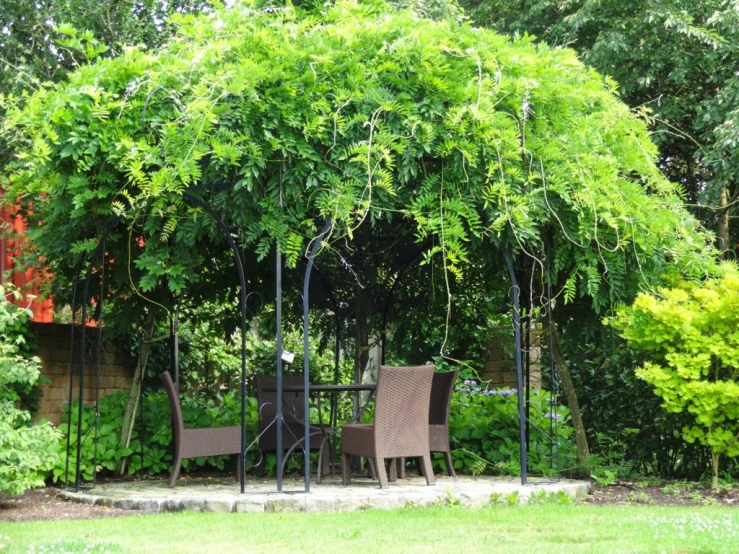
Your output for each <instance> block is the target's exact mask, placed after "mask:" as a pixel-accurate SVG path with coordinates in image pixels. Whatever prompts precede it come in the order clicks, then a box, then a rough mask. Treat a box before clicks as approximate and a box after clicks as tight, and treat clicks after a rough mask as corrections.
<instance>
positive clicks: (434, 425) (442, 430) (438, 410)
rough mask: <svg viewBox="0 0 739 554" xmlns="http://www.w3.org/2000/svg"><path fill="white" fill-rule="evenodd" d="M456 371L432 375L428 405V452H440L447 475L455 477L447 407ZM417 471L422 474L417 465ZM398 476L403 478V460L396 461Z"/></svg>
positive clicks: (450, 401) (455, 378) (455, 379)
mask: <svg viewBox="0 0 739 554" xmlns="http://www.w3.org/2000/svg"><path fill="white" fill-rule="evenodd" d="M458 373H459V372H457V371H449V372H444V373H434V380H433V382H432V384H431V402H430V403H429V450H430V451H431V452H442V453H443V454H444V463H445V465H446V472H447V475H449V476H450V477H456V476H457V474H456V473H455V471H454V465H453V464H452V449H451V448H450V446H449V406H450V405H451V403H452V393H453V392H454V385H455V384H456V382H457V374H458ZM418 470H419V471H420V472H422V467H421V466H420V465H419V466H418ZM398 475H399V476H400V478H401V479H404V478H405V459H404V458H401V459H400V460H398Z"/></svg>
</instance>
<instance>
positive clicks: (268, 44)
mask: <svg viewBox="0 0 739 554" xmlns="http://www.w3.org/2000/svg"><path fill="white" fill-rule="evenodd" d="M177 24H178V25H179V32H178V34H177V35H176V37H175V38H174V40H173V41H171V42H170V43H169V45H168V46H167V47H165V48H163V49H162V50H160V51H158V52H156V53H151V52H146V51H143V50H140V49H131V50H127V51H126V52H124V53H123V54H122V55H121V56H120V57H118V58H116V59H113V60H101V61H99V62H97V63H96V64H94V65H90V66H83V67H81V68H80V70H79V71H77V72H76V73H74V74H72V75H70V78H69V83H68V84H65V85H61V86H56V87H53V88H51V89H48V90H44V91H41V92H39V93H38V94H36V95H35V96H34V97H33V98H31V99H30V100H29V101H28V105H27V108H26V109H25V110H20V109H11V113H10V117H9V118H8V121H7V123H6V125H5V133H6V136H8V137H9V139H10V140H12V141H13V144H14V146H15V148H17V150H18V160H19V161H18V165H17V171H16V173H15V174H14V176H13V183H14V185H13V189H12V190H13V192H14V193H16V194H18V195H20V196H22V197H23V198H24V199H25V200H26V201H27V202H29V201H31V200H33V202H34V208H33V210H34V218H36V219H38V220H40V222H41V225H40V226H39V227H38V228H35V227H34V228H33V231H32V232H33V233H34V240H35V242H36V244H37V247H38V248H39V249H40V250H41V251H42V252H43V253H45V254H48V259H50V260H55V261H54V263H56V264H58V269H60V270H61V269H62V268H63V267H65V266H66V267H71V266H72V265H73V264H72V261H73V258H74V256H69V253H68V251H65V250H66V249H62V248H60V247H59V245H60V242H61V241H64V243H65V244H71V245H73V250H77V251H79V250H80V249H82V248H84V247H85V246H84V245H85V244H86V243H84V242H79V241H85V240H89V238H90V237H91V236H93V235H94V233H95V232H96V231H97V232H99V231H100V229H101V228H103V227H104V226H105V223H106V222H107V221H109V220H110V219H111V218H112V217H114V216H115V217H119V218H121V221H122V225H127V226H129V227H134V226H135V227H136V229H137V231H136V233H137V234H139V233H140V234H141V235H142V238H143V243H144V244H143V246H142V247H141V248H136V250H140V252H134V254H133V257H134V258H138V259H137V260H135V261H134V263H135V265H136V268H137V269H138V270H139V273H138V277H137V280H138V282H137V286H138V287H140V288H141V289H142V290H144V291H146V290H153V289H154V288H155V287H156V286H159V285H160V284H165V283H166V285H165V286H167V287H168V289H169V290H170V291H171V292H172V293H177V292H179V291H180V290H182V287H183V286H185V284H186V283H188V282H194V281H196V280H198V279H199V278H200V276H199V268H200V267H201V266H202V265H203V264H206V263H207V261H206V260H207V258H206V257H205V256H204V254H203V250H202V245H203V244H204V242H205V243H210V244H213V243H215V244H216V245H217V248H218V249H220V250H221V251H224V245H223V241H222V240H221V239H218V233H219V231H218V229H217V228H215V226H213V225H212V223H208V222H207V221H206V218H204V216H203V214H202V212H201V211H200V210H198V209H194V208H192V207H191V206H189V205H188V203H187V202H183V201H182V199H181V197H180V195H181V194H182V192H183V191H185V190H187V189H188V188H190V189H191V188H192V187H193V186H197V185H202V184H212V183H223V184H225V185H227V186H226V188H225V189H223V190H220V191H211V192H208V193H199V194H205V195H206V196H207V197H208V199H209V200H210V201H211V202H212V203H213V204H214V205H216V207H217V209H218V210H219V211H220V213H222V214H223V215H224V217H225V218H226V219H227V221H228V222H229V223H230V224H231V226H232V228H234V229H235V230H237V231H238V233H239V240H240V242H241V243H242V245H243V246H245V247H246V248H248V249H250V250H251V251H254V252H256V254H257V256H258V257H260V258H263V257H265V256H266V255H267V254H268V253H269V252H270V251H271V249H272V246H273V244H274V243H275V242H276V243H277V244H279V247H280V249H281V250H282V251H283V252H284V253H285V254H286V255H287V261H288V263H289V264H290V265H294V264H296V263H297V261H298V259H299V257H300V255H301V252H302V251H303V249H304V248H305V246H306V245H307V244H308V241H307V239H308V238H309V237H312V236H314V235H315V234H316V232H317V228H318V226H319V225H320V224H321V223H322V222H323V221H324V220H326V219H331V220H333V221H334V228H333V230H332V233H331V236H330V238H329V241H328V244H331V243H338V242H339V241H342V240H345V239H351V238H352V237H353V236H354V235H355V234H356V232H357V230H358V229H359V227H360V226H362V225H371V226H373V227H376V226H378V225H381V224H385V223H388V224H390V225H392V224H393V223H394V222H398V221H405V222H411V223H412V224H413V226H414V227H415V234H416V237H417V239H418V240H419V241H421V242H425V243H426V244H428V245H429V246H428V248H427V253H426V259H427V261H428V262H431V263H438V264H439V265H441V266H442V267H443V269H444V270H445V271H448V272H449V273H451V274H452V275H456V276H459V275H461V273H462V272H463V271H464V267H465V266H466V265H467V264H468V263H469V261H470V260H471V254H472V253H473V252H479V251H484V250H488V249H493V250H495V249H497V247H498V246H499V245H504V246H506V247H511V248H513V249H515V250H523V251H527V252H535V251H537V250H539V249H540V246H541V236H542V234H543V233H544V232H545V230H547V229H550V228H551V229H553V233H554V242H555V246H556V249H557V251H556V255H555V263H554V268H553V269H554V270H555V273H556V275H555V282H557V283H561V284H565V283H566V284H567V289H566V290H567V296H566V299H567V300H571V299H573V298H574V297H575V296H579V295H586V296H589V297H591V298H592V299H593V301H594V304H595V306H596V308H597V307H599V306H602V305H603V304H605V303H606V302H607V301H608V299H609V297H610V296H612V295H613V294H615V295H616V297H618V295H619V294H621V293H622V292H623V290H624V285H623V282H622V280H623V275H624V274H625V273H626V268H629V269H630V270H634V269H635V268H636V270H637V271H641V272H642V273H644V274H654V273H661V272H664V271H666V270H668V268H669V267H670V265H669V264H673V263H674V264H676V266H677V268H678V269H679V270H683V271H686V272H687V273H689V274H690V275H692V276H699V275H701V274H703V273H704V272H705V270H706V263H707V262H706V260H707V259H708V256H707V254H709V251H708V247H707V243H706V239H707V237H705V236H704V235H703V234H702V232H701V231H700V230H699V229H698V227H697V225H696V223H695V221H694V220H693V219H692V218H691V217H690V216H688V215H687V213H686V212H685V211H684V210H683V209H682V207H681V203H680V199H679V198H678V196H677V194H676V189H675V187H674V186H673V185H671V184H670V183H669V182H667V181H666V180H665V179H664V178H663V177H662V176H661V174H660V173H659V171H658V169H657V167H656V166H655V163H654V162H655V159H656V156H657V151H656V148H655V147H654V145H653V144H652V143H651V142H650V140H649V137H648V134H647V130H646V126H645V124H644V123H643V122H642V121H640V120H638V119H636V118H635V117H633V116H632V115H631V114H630V113H629V110H628V108H626V107H625V106H624V105H623V104H621V103H620V102H619V101H618V100H617V99H616V97H615V96H614V95H613V93H612V87H613V84H612V83H611V82H609V81H606V82H604V80H603V79H602V78H601V77H600V76H599V75H598V74H597V73H595V72H594V71H592V70H588V69H586V68H585V67H584V66H582V64H580V62H579V61H578V60H577V58H576V57H575V55H574V53H573V52H571V51H569V50H565V49H552V48H548V47H546V46H543V45H535V44H533V43H532V42H531V41H530V40H529V39H526V38H523V39H516V40H513V41H510V40H508V39H506V38H503V37H500V36H497V35H495V34H493V33H491V32H489V31H483V30H478V29H473V28H471V27H469V26H467V25H464V24H459V23H457V22H456V21H455V20H453V19H452V20H449V19H447V20H442V21H439V22H434V21H430V20H424V19H420V18H419V17H418V15H417V14H416V13H414V12H413V11H396V10H393V11H389V10H388V8H387V6H385V5H384V4H382V3H379V2H367V3H365V4H361V5H358V4H355V3H352V2H339V3H337V5H336V6H333V7H328V8H326V9H325V10H324V11H323V12H321V13H320V14H319V15H317V16H311V17H304V16H303V17H301V16H300V15H299V14H298V13H297V12H295V11H294V10H292V9H289V8H285V9H279V10H269V11H260V10H258V9H256V6H255V5H254V4H251V3H250V2H248V1H245V2H241V3H237V4H236V5H235V6H234V7H233V8H231V9H226V8H224V9H218V10H216V11H215V12H214V13H213V14H211V15H205V16H200V17H194V16H186V17H180V18H179V19H178V20H177ZM39 195H43V197H42V198H39ZM48 229H54V232H53V233H49V232H47V230H48ZM139 229H140V230H139ZM119 244H121V243H120V242H119ZM129 244H130V242H129ZM122 246H124V248H128V247H129V246H128V244H124V245H122ZM139 246H141V242H139ZM123 253H124V254H125V255H128V252H126V250H125V249H124V251H123ZM55 269H57V268H55ZM611 277H613V279H612V280H611Z"/></svg>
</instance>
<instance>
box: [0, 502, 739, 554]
mask: <svg viewBox="0 0 739 554" xmlns="http://www.w3.org/2000/svg"><path fill="white" fill-rule="evenodd" d="M0 544H1V545H2V546H3V548H2V549H0V552H3V553H4V552H24V553H25V552H85V551H86V552H116V553H118V552H146V553H148V554H151V553H155V552H183V553H185V552H227V551H231V552H268V553H270V554H274V553H278V552H321V553H323V554H329V553H339V552H342V553H344V552H346V553H349V552H351V553H354V552H360V551H362V552H451V553H453V554H461V553H467V552H505V553H508V552H511V553H519V552H520V553H526V554H533V553H537V552H547V553H548V554H555V553H579V552H593V553H596V552H597V553H599V554H600V553H619V552H659V553H662V552H664V553H702V554H708V553H714V552H715V553H722V554H723V553H731V552H737V553H739V510H737V509H732V508H726V507H717V506H710V507H700V508H682V507H657V506H606V507H598V506H589V505H582V504H579V505H569V506H566V505H552V504H540V505H534V506H513V507H511V506H491V507H487V508H482V509H475V510H473V509H466V508H462V507H438V508H408V509H404V510H396V511H381V510H368V511H364V512H350V513H308V514H306V513H290V514H279V513H277V514H215V513H192V512H190V513H187V512H186V513H175V514H158V515H148V516H133V517H124V518H116V519H97V520H75V521H53V522H26V523H10V524H0ZM85 549H87V550H85Z"/></svg>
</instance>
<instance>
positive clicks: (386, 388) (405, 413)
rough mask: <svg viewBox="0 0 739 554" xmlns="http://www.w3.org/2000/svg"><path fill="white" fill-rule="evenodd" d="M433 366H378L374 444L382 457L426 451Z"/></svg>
mask: <svg viewBox="0 0 739 554" xmlns="http://www.w3.org/2000/svg"><path fill="white" fill-rule="evenodd" d="M433 377H434V366H433V365H425V366H413V367H393V366H380V369H379V371H378V372H377V391H376V392H375V422H374V432H375V444H376V445H377V450H378V452H380V453H381V455H382V456H385V457H388V458H391V457H400V456H411V455H413V453H414V452H415V450H417V451H418V454H417V455H422V454H423V453H428V451H429V430H428V417H429V402H430V399H431V381H432V380H433Z"/></svg>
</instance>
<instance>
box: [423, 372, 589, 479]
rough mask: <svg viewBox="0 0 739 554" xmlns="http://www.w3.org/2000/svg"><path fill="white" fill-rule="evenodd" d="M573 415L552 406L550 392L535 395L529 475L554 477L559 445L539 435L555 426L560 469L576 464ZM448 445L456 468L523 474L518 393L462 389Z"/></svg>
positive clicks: (458, 391) (453, 409)
mask: <svg viewBox="0 0 739 554" xmlns="http://www.w3.org/2000/svg"><path fill="white" fill-rule="evenodd" d="M569 413H570V412H569V410H568V409H567V408H566V407H565V406H551V405H550V397H549V393H548V392H547V391H543V390H541V391H531V396H530V421H531V426H530V432H529V470H530V471H531V472H532V473H538V474H544V475H551V474H553V472H554V471H556V467H557V465H556V464H555V463H554V462H555V459H554V458H553V456H555V455H556V454H555V449H554V443H553V442H552V441H550V440H549V438H547V436H545V434H544V433H542V432H539V431H538V430H537V428H538V429H540V430H542V431H544V432H546V433H547V434H549V433H553V429H554V425H553V424H554V422H555V421H556V423H557V425H556V443H557V448H558V450H559V460H560V466H561V467H562V468H566V467H568V464H569V463H570V462H571V461H572V460H574V458H575V452H574V446H573V445H572V443H571V442H570V441H569V440H568V438H569V437H570V435H571V434H572V432H573V430H572V427H571V426H570V425H569ZM449 442H450V444H451V447H452V449H453V452H452V459H453V462H454V467H455V469H458V470H461V471H468V472H470V473H482V472H483V471H492V472H497V473H503V474H520V472H521V467H520V463H519V440H518V401H517V396H516V390H515V389H507V390H506V389H502V390H483V388H482V387H480V386H477V384H476V382H475V381H472V380H465V381H464V382H463V384H461V385H459V386H457V389H456V392H455V394H454V395H453V396H452V405H451V409H450V413H449ZM437 463H438V460H437Z"/></svg>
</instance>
